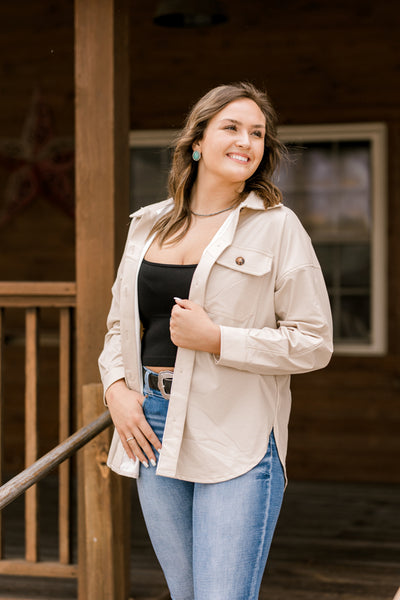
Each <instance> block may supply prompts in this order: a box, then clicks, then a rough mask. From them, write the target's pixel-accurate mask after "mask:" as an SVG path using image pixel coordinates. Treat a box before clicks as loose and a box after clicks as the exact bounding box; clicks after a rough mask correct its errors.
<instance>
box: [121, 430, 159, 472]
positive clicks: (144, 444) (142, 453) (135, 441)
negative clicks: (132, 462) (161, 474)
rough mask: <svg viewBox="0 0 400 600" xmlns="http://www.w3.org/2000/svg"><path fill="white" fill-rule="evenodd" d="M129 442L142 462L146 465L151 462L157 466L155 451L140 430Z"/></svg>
mask: <svg viewBox="0 0 400 600" xmlns="http://www.w3.org/2000/svg"><path fill="white" fill-rule="evenodd" d="M127 444H128V445H129V447H130V449H131V450H132V452H133V453H134V455H135V456H136V457H137V458H138V459H139V460H140V462H141V463H142V464H143V465H144V466H145V467H146V469H147V468H148V466H149V462H150V464H151V465H152V466H153V467H155V466H156V464H157V461H156V457H155V456H154V452H153V450H152V449H151V446H150V444H149V442H148V441H147V439H146V438H145V437H144V435H143V434H142V433H141V432H140V431H138V432H137V433H136V437H133V436H132V437H131V438H128V440H127Z"/></svg>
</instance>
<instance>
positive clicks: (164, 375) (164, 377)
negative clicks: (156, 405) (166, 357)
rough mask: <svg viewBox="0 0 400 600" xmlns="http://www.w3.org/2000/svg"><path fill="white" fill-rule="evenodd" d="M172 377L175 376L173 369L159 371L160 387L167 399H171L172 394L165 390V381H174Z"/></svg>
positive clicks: (158, 382)
mask: <svg viewBox="0 0 400 600" xmlns="http://www.w3.org/2000/svg"><path fill="white" fill-rule="evenodd" d="M172 378H173V372H172V371H160V372H159V373H158V378H157V385H158V389H159V390H160V392H161V396H162V397H163V398H165V399H166V400H169V399H170V397H171V394H167V392H166V391H165V381H172Z"/></svg>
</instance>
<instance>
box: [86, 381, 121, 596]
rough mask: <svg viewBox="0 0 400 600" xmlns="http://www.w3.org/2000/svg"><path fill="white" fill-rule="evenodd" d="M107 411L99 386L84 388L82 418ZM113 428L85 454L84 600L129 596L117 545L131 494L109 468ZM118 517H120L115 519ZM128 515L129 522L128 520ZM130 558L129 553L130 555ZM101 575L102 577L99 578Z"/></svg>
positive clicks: (93, 416)
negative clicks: (108, 460)
mask: <svg viewBox="0 0 400 600" xmlns="http://www.w3.org/2000/svg"><path fill="white" fill-rule="evenodd" d="M103 411H104V404H103V390H102V386H101V385H100V384H91V385H85V386H84V387H83V418H84V421H85V424H87V423H90V422H91V421H93V420H94V419H96V418H97V417H98V416H99V415H101V414H102V413H103ZM110 440H111V431H110V428H108V429H106V430H105V431H103V432H102V433H101V434H100V435H98V436H97V437H95V438H94V439H93V440H92V441H91V442H89V443H88V444H87V445H86V446H85V448H84V449H83V450H82V452H83V464H84V468H83V473H84V497H85V513H86V540H85V549H86V568H87V575H86V577H87V590H88V592H87V596H86V599H85V600H120V599H121V598H127V597H128V591H129V590H128V589H127V581H126V579H125V578H124V577H121V574H120V568H119V565H121V564H124V563H126V554H125V552H126V550H125V549H124V547H123V544H115V540H116V539H121V538H122V537H123V532H124V530H127V529H129V513H128V511H127V507H128V505H129V495H128V494H126V493H125V490H126V489H127V487H126V486H125V485H124V482H123V478H122V477H119V476H117V475H115V474H114V473H112V471H110V469H109V468H108V467H107V465H106V460H107V452H108V447H109V445H110ZM115 514H119V515H120V516H121V518H120V519H115ZM127 516H128V521H125V519H126V517H127ZM128 555H129V552H128ZM100 574H101V576H99V575H100Z"/></svg>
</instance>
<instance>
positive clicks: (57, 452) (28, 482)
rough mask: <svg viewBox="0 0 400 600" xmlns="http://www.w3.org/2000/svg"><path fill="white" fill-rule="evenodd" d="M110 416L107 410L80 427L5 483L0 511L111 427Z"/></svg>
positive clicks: (2, 489) (0, 494) (2, 487)
mask: <svg viewBox="0 0 400 600" xmlns="http://www.w3.org/2000/svg"><path fill="white" fill-rule="evenodd" d="M111 422H112V421H111V416H110V413H109V411H108V410H106V411H104V412H103V414H101V415H100V417H98V418H97V419H95V420H94V421H92V422H91V423H89V425H85V426H84V427H81V429H79V430H78V431H76V432H75V433H74V434H72V435H71V436H70V437H69V438H67V439H66V440H65V441H64V442H62V443H61V444H59V445H58V446H56V447H55V448H53V450H50V452H48V453H47V454H45V455H44V456H42V457H41V458H39V459H38V460H37V461H36V462H34V463H33V464H32V465H31V466H30V467H28V468H26V469H25V470H24V471H21V473H19V474H18V475H16V476H15V477H13V478H12V479H10V481H7V483H5V484H4V485H2V486H1V488H0V510H2V509H3V508H4V507H5V506H7V505H8V504H10V503H11V502H12V501H13V500H15V499H16V498H18V496H21V494H23V493H24V492H25V491H26V490H27V489H28V488H30V487H31V486H32V485H34V484H35V483H37V482H38V481H40V480H41V479H43V477H45V476H46V475H47V474H48V473H50V471H52V470H53V469H55V468H56V467H58V465H59V464H60V463H62V462H63V461H64V460H66V459H67V458H69V457H70V456H72V454H74V453H75V452H76V451H77V450H79V448H82V446H84V445H85V444H87V443H88V442H90V440H92V439H93V438H94V437H96V435H98V434H99V433H101V432H102V431H103V430H104V429H106V428H107V427H108V426H109V425H111Z"/></svg>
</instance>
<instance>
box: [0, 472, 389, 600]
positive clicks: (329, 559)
mask: <svg viewBox="0 0 400 600" xmlns="http://www.w3.org/2000/svg"><path fill="white" fill-rule="evenodd" d="M49 488H51V485H49ZM42 497H43V496H42ZM50 497H51V491H50V492H49V498H50ZM132 502H133V505H134V510H133V514H134V515H136V516H135V517H134V518H132V522H133V523H132V530H133V531H132V560H131V595H132V598H134V600H167V598H168V592H167V588H166V585H165V581H164V577H163V575H162V572H161V570H160V568H159V566H158V563H157V560H156V558H155V556H154V553H153V550H152V548H151V546H150V543H149V540H148V537H147V533H146V530H145V527H144V523H143V519H142V518H141V516H140V513H139V511H138V507H137V498H136V494H135V492H134V488H133V492H132ZM53 505H55V503H49V505H48V506H47V510H46V511H45V513H46V514H45V515H43V518H44V520H43V519H42V526H43V529H44V531H42V545H43V546H44V548H43V556H44V557H47V558H48V557H49V556H51V555H52V552H53V553H54V548H55V547H56V546H54V544H55V543H56V539H55V535H54V527H53V525H52V524H53V523H54V518H53V517H54V516H52V514H51V513H52V510H51V507H52V506H53ZM399 507H400V486H389V485H370V484H333V483H309V482H291V483H290V484H289V486H288V489H287V491H286V495H285V500H284V505H283V508H282V512H281V516H280V519H279V522H278V526H277V531H276V534H275V538H274V541H273V545H272V548H271V553H270V558H269V562H268V566H267V570H266V573H265V575H264V578H263V583H262V588H261V593H260V600H288V598H290V600H337V599H340V600H361V599H362V600H393V598H394V595H395V593H396V591H397V589H398V588H399V587H400V517H399ZM9 508H10V507H9ZM9 508H8V509H6V511H5V515H4V516H5V521H6V532H5V533H6V538H7V539H6V552H7V554H8V556H9V557H15V558H16V557H17V556H21V549H22V547H23V546H22V545H23V530H22V527H21V524H22V512H21V511H22V509H23V505H22V503H21V502H20V503H19V505H18V504H17V505H15V506H14V507H13V508H12V509H11V510H9ZM76 597H77V596H76V582H75V581H73V580H53V579H52V580H50V579H38V578H27V577H12V576H4V575H2V576H0V598H1V599H2V600H6V599H8V600H16V599H18V600H38V599H39V598H41V599H44V600H45V599H50V598H51V599H52V600H73V599H75V598H76ZM210 600H212V599H210ZM227 600H229V599H227Z"/></svg>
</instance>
